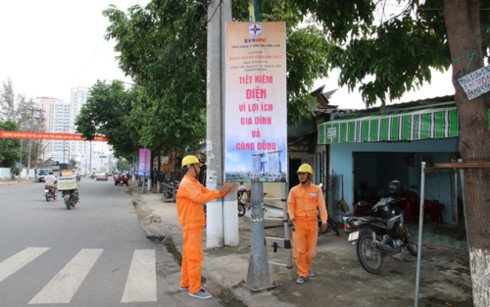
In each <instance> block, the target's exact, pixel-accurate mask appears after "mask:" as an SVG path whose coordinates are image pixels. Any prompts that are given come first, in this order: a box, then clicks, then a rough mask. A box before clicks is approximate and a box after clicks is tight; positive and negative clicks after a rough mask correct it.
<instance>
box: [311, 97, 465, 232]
mask: <svg viewBox="0 0 490 307" xmlns="http://www.w3.org/2000/svg"><path fill="white" fill-rule="evenodd" d="M318 135H319V139H318V143H319V144H326V145H329V146H328V147H329V151H330V152H329V157H330V161H329V163H328V165H330V169H329V176H330V177H332V178H340V177H343V186H344V191H343V192H344V199H345V201H346V202H347V204H348V205H349V207H350V208H351V213H353V211H354V209H355V208H354V204H356V203H358V202H359V201H365V202H370V201H374V200H376V199H377V198H379V197H381V196H383V195H385V194H386V188H387V186H388V183H389V182H390V181H391V180H394V179H396V180H400V181H401V182H402V183H403V186H404V189H405V191H406V192H407V195H411V196H413V197H416V196H418V195H419V193H420V165H421V162H422V161H425V162H426V163H427V165H428V167H430V166H433V165H434V164H435V163H449V162H453V161H456V160H457V159H458V158H459V153H458V135H459V125H458V113H457V110H456V106H455V104H454V102H453V101H452V97H451V96H449V97H442V98H437V99H434V100H428V101H417V102H412V103H406V104H400V105H396V106H390V108H388V107H387V109H386V110H385V112H384V113H382V114H380V112H379V109H374V110H369V109H368V110H363V111H362V112H356V113H350V114H348V115H347V116H345V115H341V114H338V116H337V117H336V118H334V119H333V120H330V121H328V122H325V123H322V124H320V126H319V131H318ZM455 176H456V174H455V172H454V171H445V172H438V173H433V174H431V175H430V176H427V178H426V188H425V199H426V200H427V201H428V203H434V204H435V205H434V208H436V207H437V208H440V210H439V212H436V210H435V209H434V212H433V215H432V216H431V215H430V210H427V213H428V216H427V219H431V220H433V221H434V222H437V223H450V224H457V223H459V222H460V221H461V219H462V212H461V208H460V207H461V206H459V207H458V198H459V194H460V192H459V187H458V186H457V180H455ZM340 188H341V187H338V189H340ZM330 192H331V193H333V194H335V195H341V191H340V190H339V191H330ZM414 203H415V200H412V204H411V206H412V208H410V209H407V210H406V215H408V216H407V219H408V220H409V221H415V220H416V219H417V218H418V216H417V215H418V208H415V207H417V206H415V204H414Z"/></svg>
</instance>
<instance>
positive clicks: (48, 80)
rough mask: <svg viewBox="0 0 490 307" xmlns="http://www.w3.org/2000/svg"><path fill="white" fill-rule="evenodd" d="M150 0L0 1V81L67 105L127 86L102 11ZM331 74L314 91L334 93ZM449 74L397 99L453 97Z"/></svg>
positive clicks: (346, 103) (340, 100)
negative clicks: (76, 92)
mask: <svg viewBox="0 0 490 307" xmlns="http://www.w3.org/2000/svg"><path fill="white" fill-rule="evenodd" d="M148 2H149V0H84V1H80V0H42V1H40V0H0V3H1V4H2V5H1V10H0V44H1V47H0V82H2V83H3V82H7V80H8V79H9V78H10V80H11V81H12V84H13V87H14V92H15V93H16V94H22V95H24V96H26V98H28V99H29V98H35V97H38V96H44V97H54V98H59V99H62V100H64V101H67V102H68V101H69V99H70V90H71V88H73V87H78V86H88V87H90V86H92V85H93V84H95V82H96V81H97V80H102V81H104V80H105V81H111V80H114V79H116V80H123V81H126V82H131V79H130V78H129V77H126V76H125V75H124V73H123V72H122V70H121V69H119V67H118V63H117V60H116V56H117V53H116V52H115V51H114V45H115V42H114V41H106V40H105V39H104V35H105V32H106V28H107V27H108V26H109V21H108V19H107V18H106V17H104V16H102V11H103V10H105V9H107V8H108V7H109V5H110V4H114V5H116V6H117V7H118V8H119V9H122V10H126V9H127V8H128V7H130V6H132V5H135V4H140V5H142V6H144V5H146V4H147V3H148ZM337 76H338V73H336V72H332V73H331V74H330V77H329V78H328V79H323V80H317V81H316V82H315V86H314V88H312V89H311V90H314V89H316V88H317V87H320V86H322V85H325V89H324V90H325V91H330V90H333V89H337V88H338V85H337V81H336V77H337ZM452 94H454V89H453V87H452V83H451V74H450V73H446V74H440V73H435V72H434V74H433V81H432V84H431V85H424V86H423V87H422V88H421V89H419V90H417V91H412V92H411V93H407V94H406V95H405V96H404V97H403V98H402V99H401V100H400V101H397V102H407V101H411V100H418V99H423V98H432V97H438V96H445V95H452ZM331 103H332V104H334V105H339V106H340V107H341V108H355V109H363V108H365V105H364V103H363V102H362V99H361V95H360V94H359V93H358V92H352V93H349V91H348V90H347V88H340V89H339V90H337V92H336V93H335V94H334V95H333V96H332V98H331Z"/></svg>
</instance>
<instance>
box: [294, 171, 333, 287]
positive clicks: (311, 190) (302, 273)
mask: <svg viewBox="0 0 490 307" xmlns="http://www.w3.org/2000/svg"><path fill="white" fill-rule="evenodd" d="M296 173H297V174H298V179H299V184H298V185H297V186H295V187H293V188H292V189H291V191H290V192H289V196H288V202H287V204H288V214H289V218H290V219H291V225H292V226H293V231H294V232H293V254H294V258H295V259H296V266H297V268H298V279H297V280H296V283H298V284H302V283H304V282H305V280H306V278H307V277H308V276H313V273H312V272H311V270H310V269H311V264H312V262H313V258H314V257H315V255H316V244H317V239H318V220H317V215H318V211H317V209H318V210H319V211H320V219H321V222H322V231H323V232H325V231H326V230H327V218H328V214H327V209H326V207H325V202H324V200H323V195H322V189H321V188H320V187H319V186H317V185H315V184H313V183H312V182H311V176H313V168H312V167H311V166H310V165H309V164H306V163H304V164H301V166H300V167H299V168H298V170H297V171H296Z"/></svg>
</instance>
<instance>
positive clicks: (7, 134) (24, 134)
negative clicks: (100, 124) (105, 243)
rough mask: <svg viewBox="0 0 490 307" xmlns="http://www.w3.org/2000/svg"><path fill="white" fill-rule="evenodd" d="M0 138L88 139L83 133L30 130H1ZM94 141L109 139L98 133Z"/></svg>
mask: <svg viewBox="0 0 490 307" xmlns="http://www.w3.org/2000/svg"><path fill="white" fill-rule="evenodd" d="M0 138H11V139H43V140H59V141H86V140H87V139H85V138H84V137H82V135H81V134H69V133H45V132H29V131H0ZM92 141H96V142H107V141H108V139H107V138H106V137H105V136H103V135H96V136H95V137H94V139H93V140H92Z"/></svg>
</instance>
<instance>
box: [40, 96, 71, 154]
mask: <svg viewBox="0 0 490 307" xmlns="http://www.w3.org/2000/svg"><path fill="white" fill-rule="evenodd" d="M32 101H33V103H34V109H36V110H39V112H40V113H42V114H43V116H44V119H45V122H44V124H45V126H44V130H45V131H46V132H51V133H68V131H69V127H70V105H69V104H68V103H66V102H64V101H63V100H61V99H58V98H53V97H36V98H34V99H32ZM63 148H65V149H66V144H64V141H57V140H47V141H46V147H45V148H44V153H43V154H44V157H43V159H48V158H52V159H53V160H56V161H59V158H60V157H62V156H63Z"/></svg>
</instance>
